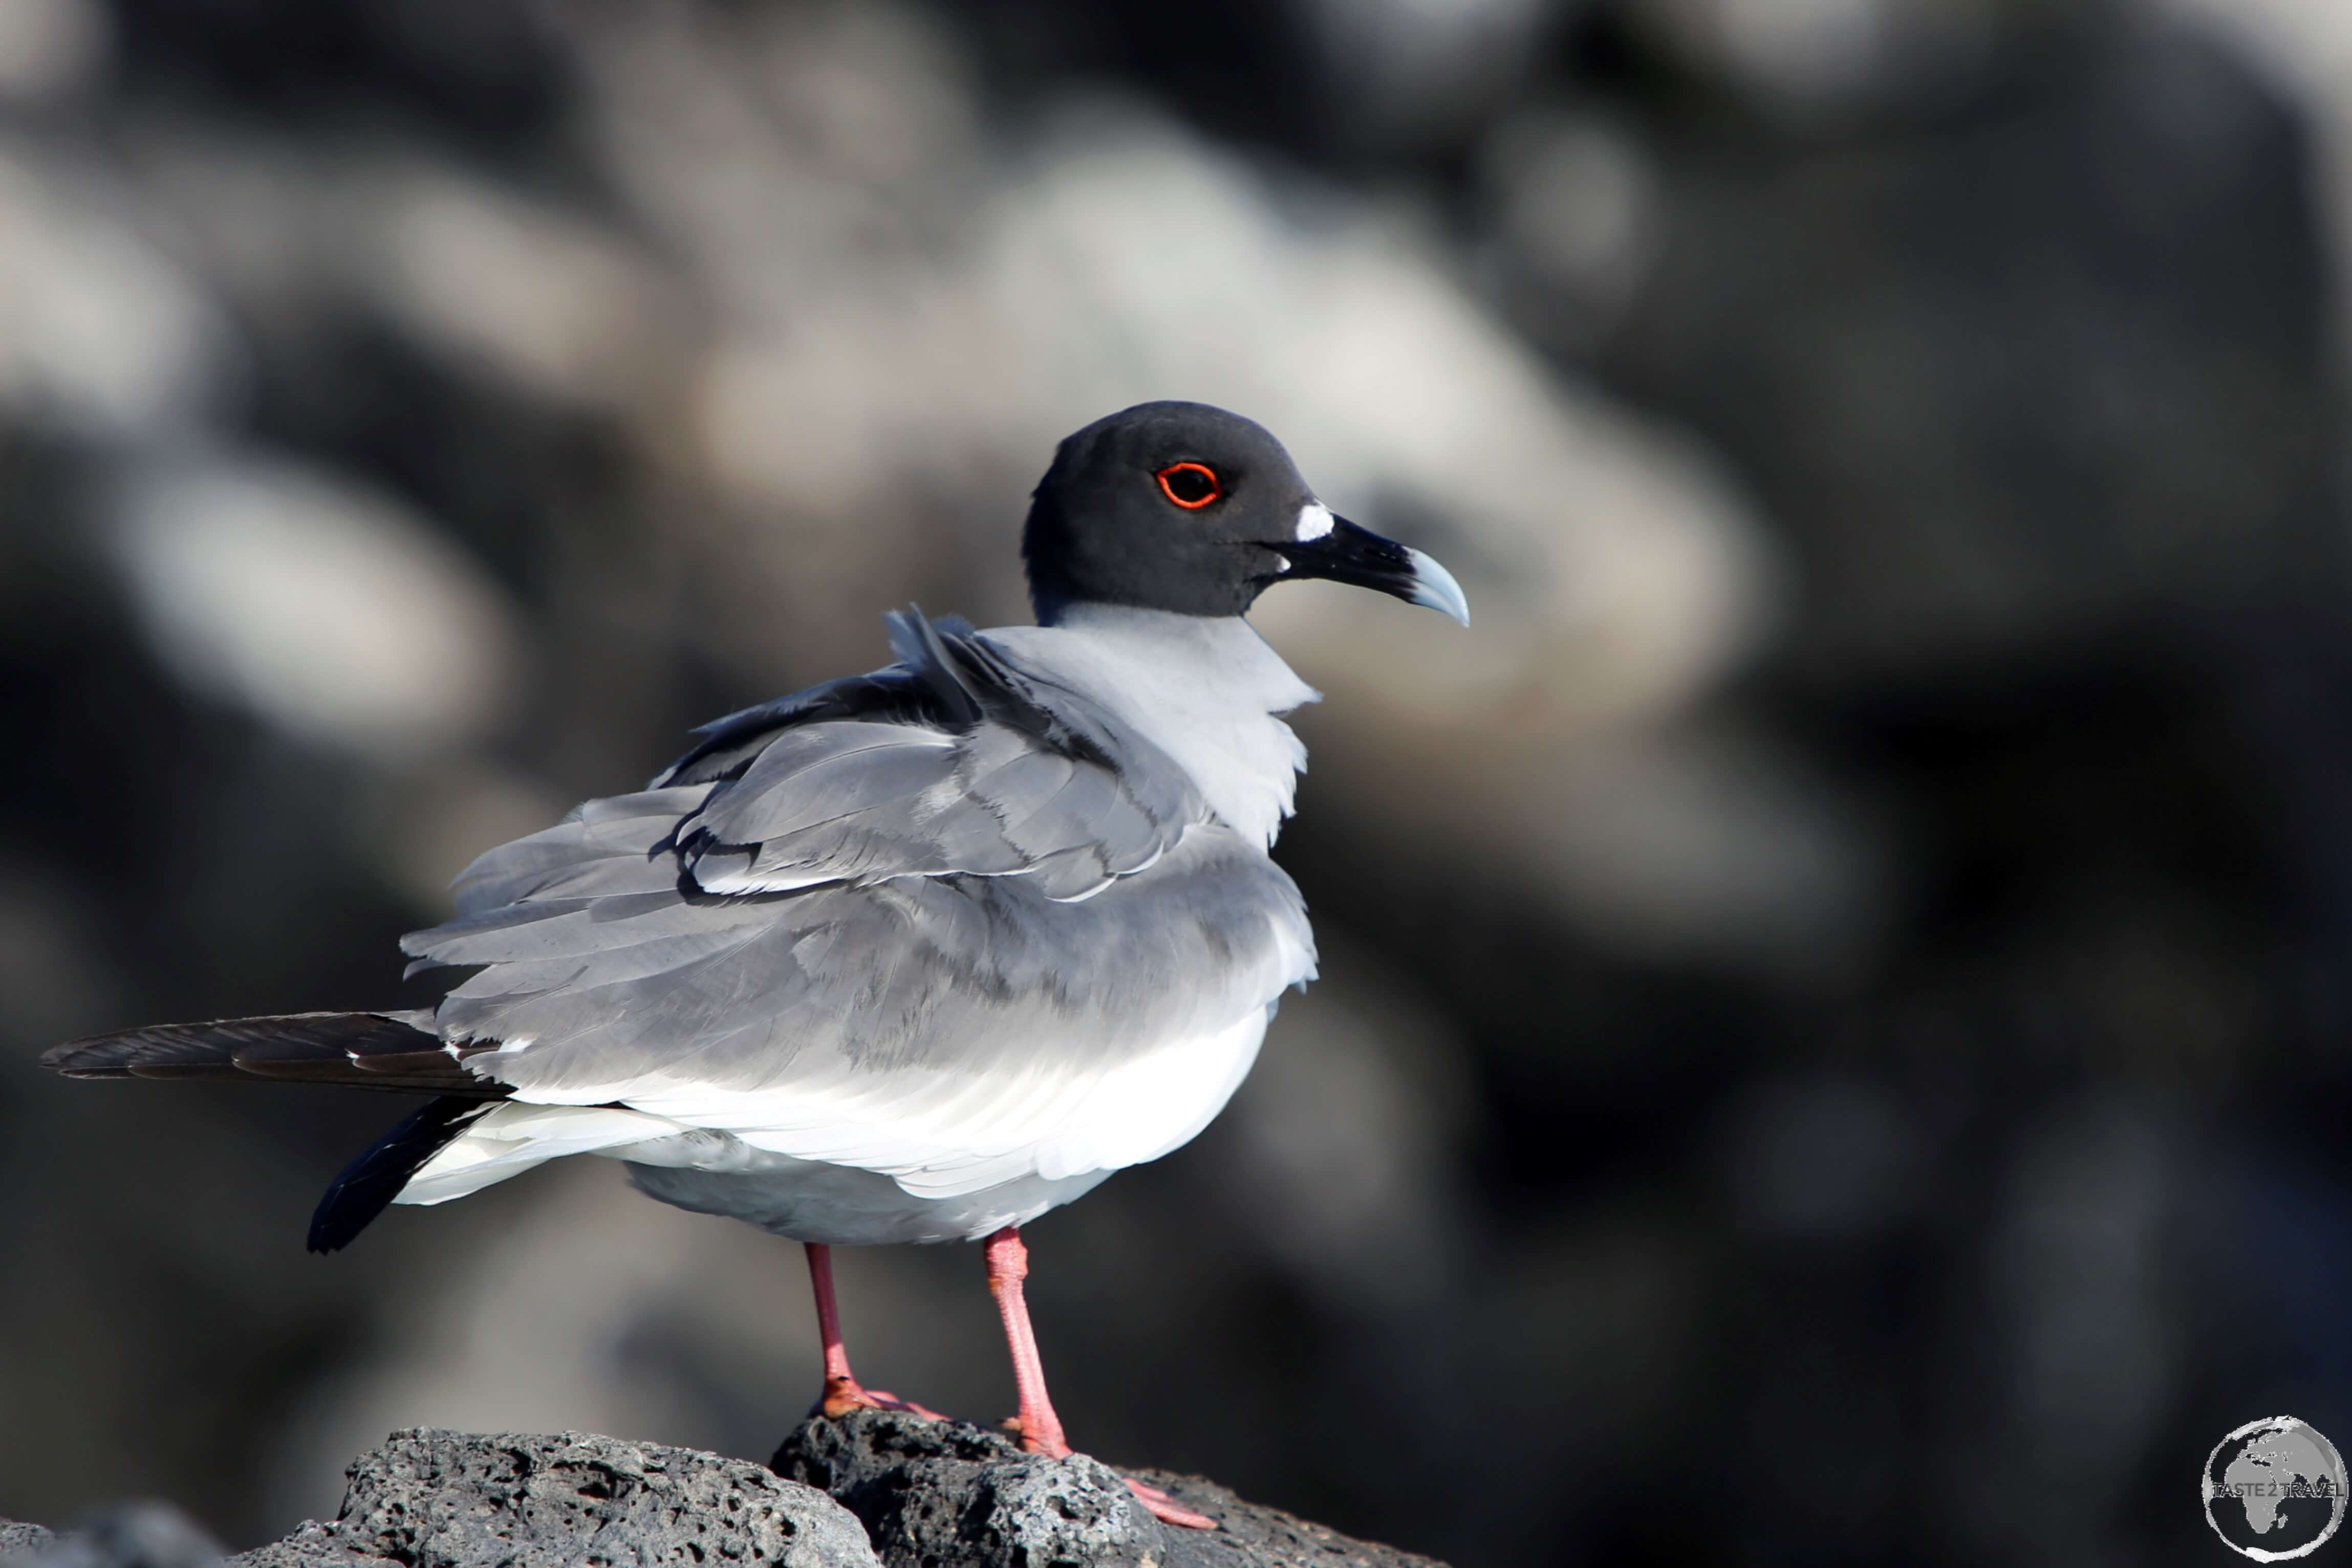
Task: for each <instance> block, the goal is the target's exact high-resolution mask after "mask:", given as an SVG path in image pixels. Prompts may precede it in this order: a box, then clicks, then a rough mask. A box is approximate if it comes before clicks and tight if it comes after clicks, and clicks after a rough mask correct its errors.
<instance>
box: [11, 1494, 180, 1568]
mask: <svg viewBox="0 0 2352 1568" xmlns="http://www.w3.org/2000/svg"><path fill="white" fill-rule="evenodd" d="M223 1554H224V1553H223V1549H222V1546H221V1543H220V1542H217V1541H215V1540H214V1539H213V1538H212V1536H211V1535H210V1534H209V1533H207V1532H206V1531H205V1527H204V1526H202V1525H200V1524H198V1523H197V1522H196V1521H194V1520H193V1519H190V1518H189V1517H188V1516H187V1515H186V1514H184V1513H182V1512H181V1511H179V1510H178V1509H176V1508H173V1506H172V1505H171V1504H170V1503H168V1502H152V1501H142V1502H125V1503H117V1504H116V1505H115V1506H113V1507H112V1508H108V1509H101V1510H100V1511H98V1512H97V1513H94V1514H92V1515H91V1516H90V1517H89V1519H87V1520H85V1521H83V1522H82V1523H81V1524H80V1525H79V1527H78V1528H76V1529H73V1530H69V1531H65V1532H63V1533H62V1534H59V1533H57V1532H53V1531H47V1530H45V1529H43V1528H42V1527H41V1526H39V1525H37V1524H8V1523H0V1568H221V1559H222V1556H223Z"/></svg>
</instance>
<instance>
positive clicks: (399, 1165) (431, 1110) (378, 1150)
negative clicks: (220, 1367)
mask: <svg viewBox="0 0 2352 1568" xmlns="http://www.w3.org/2000/svg"><path fill="white" fill-rule="evenodd" d="M488 1109H490V1105H489V1103H488V1102H485V1101H482V1100H479V1099H468V1098H467V1097H465V1096H462V1095H457V1094H444V1095H443V1096H441V1097H440V1098H439V1099H437V1100H435V1101H433V1102H431V1103H428V1104H426V1105H425V1107H424V1108H423V1109H422V1110H419V1111H418V1112H416V1113H415V1114H414V1115H412V1116H410V1117H409V1118H408V1119H407V1120H405V1121H404V1122H402V1123H401V1124H400V1125H398V1126H397V1127H394V1129H393V1130H392V1131H391V1132H389V1133H387V1134H384V1135H383V1137H382V1138H381V1139H379V1140H377V1142H376V1144H375V1145H374V1146H373V1147H372V1148H370V1149H369V1150H368V1151H367V1153H365V1154H363V1155H361V1156H360V1157H359V1158H358V1159H355V1160H353V1161H352V1163H351V1164H350V1165H348V1166H345V1167H344V1168H343V1174H342V1175H341V1176H337V1177H336V1178H335V1181H334V1185H333V1186H330V1187H329V1188H327V1194H326V1196H325V1197H321V1198H320V1200H319V1207H318V1210H317V1212H316V1213H314V1214H312V1215H311V1216H310V1242H309V1246H310V1250H311V1251H313V1252H339V1251H341V1249H343V1248H345V1247H348V1246H350V1245H351V1242H352V1238H353V1237H355V1236H357V1235H358V1234H359V1233H360V1232H361V1231H362V1230H364V1229H366V1228H368V1226H369V1225H370V1224H371V1223H372V1222H373V1220H374V1218H375V1217H376V1216H377V1215H379V1214H382V1213H383V1211H384V1209H385V1208H386V1207H388V1206H389V1205H390V1204H391V1203H392V1200H393V1199H394V1198H396V1197H399V1196H400V1189H401V1188H403V1187H404V1186H407V1185H408V1178H409V1177H410V1176H415V1174H416V1171H417V1167H418V1166H422V1165H424V1164H425V1161H427V1160H429V1159H431V1158H432V1157H433V1156H434V1155H437V1154H439V1153H440V1152H441V1151H442V1150H443V1149H445V1148H446V1147H447V1146H448V1145H449V1144H450V1143H451V1142H452V1141H453V1140H454V1139H456V1138H457V1135H458V1134H460V1133H462V1132H464V1131H465V1130H466V1127H467V1124H469V1123H471V1122H473V1121H474V1120H475V1119H476V1118H477V1117H478V1116H480V1115H481V1114H482V1113H484V1112H486V1111H488Z"/></svg>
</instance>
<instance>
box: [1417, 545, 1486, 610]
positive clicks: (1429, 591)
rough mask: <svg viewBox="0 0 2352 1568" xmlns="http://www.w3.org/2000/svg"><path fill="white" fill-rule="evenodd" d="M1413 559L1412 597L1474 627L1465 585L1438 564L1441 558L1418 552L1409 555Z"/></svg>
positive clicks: (1419, 602)
mask: <svg viewBox="0 0 2352 1568" xmlns="http://www.w3.org/2000/svg"><path fill="white" fill-rule="evenodd" d="M1405 553H1406V554H1407V555H1408V556H1410V557H1411V558H1412V602H1413V603H1415V604H1419V605H1423V606H1425V607H1427V608H1428V609H1431V610H1434V611H1437V612H1440V613H1441V614H1444V615H1450V616H1452V617H1453V618H1454V621H1455V622H1458V623H1460V624H1461V625H1464V626H1467V625H1469V624H1470V601H1469V600H1468V599H1467V598H1466V597H1465V595H1464V594H1463V592H1462V585H1461V584H1460V583H1458V582H1456V581H1454V574H1453V573H1452V572H1450V571H1448V570H1445V569H1444V567H1442V566H1440V565H1438V564H1437V558H1436V557H1434V556H1432V555H1428V554H1425V553H1423V551H1421V550H1417V549H1408V550H1407V551H1406V552H1405Z"/></svg>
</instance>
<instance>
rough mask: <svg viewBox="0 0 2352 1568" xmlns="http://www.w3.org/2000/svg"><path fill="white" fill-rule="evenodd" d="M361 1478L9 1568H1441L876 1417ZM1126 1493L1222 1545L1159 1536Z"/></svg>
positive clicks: (415, 1460) (92, 1524)
mask: <svg viewBox="0 0 2352 1568" xmlns="http://www.w3.org/2000/svg"><path fill="white" fill-rule="evenodd" d="M349 1473H350V1476H351V1485H350V1488H349V1490H347V1491H346V1492H345V1493H344V1496H343V1506H342V1511H341V1512H340V1513H339V1514H337V1515H336V1517H335V1518H334V1519H332V1520H331V1521H327V1522H325V1523H320V1522H317V1521H312V1522H310V1523H307V1524H304V1525H303V1526H302V1527H301V1528H300V1529H299V1530H297V1531H295V1532H294V1533H293V1534H291V1535H289V1536H288V1537H287V1538H286V1539H285V1540H283V1541H278V1542H273V1543H271V1544H270V1545H268V1546H263V1547H258V1548H257V1549H255V1550H254V1551H251V1552H246V1553H244V1554H243V1555H241V1556H237V1557H234V1558H229V1559H227V1560H226V1563H224V1562H223V1559H222V1556H221V1549H220V1547H219V1545H218V1544H217V1543H216V1542H214V1541H213V1540H212V1539H211V1538H210V1537H209V1536H207V1535H206V1534H205V1532H204V1531H203V1530H202V1529H200V1528H199V1527H198V1526H197V1525H195V1524H194V1522H193V1521H190V1520H189V1519H188V1518H187V1517H186V1516H185V1515H184V1514H182V1513H180V1512H179V1511H177V1510H175V1509H173V1508H171V1507H170V1506H169V1505H167V1504H160V1503H130V1504H125V1505H122V1506H121V1507H119V1508H115V1509H110V1510H108V1511H105V1512H103V1513H100V1514H99V1515H96V1516H94V1517H93V1518H92V1519H91V1520H90V1521H89V1523H88V1524H86V1525H84V1526H83V1527H82V1528H81V1529H79V1530H77V1531H68V1532H65V1533H61V1534H58V1533H52V1532H51V1531H47V1530H45V1529H43V1528H42V1527H41V1526H39V1525H35V1524H13V1523H9V1522H7V1521H0V1568H216V1565H217V1568H558V1565H570V1564H575V1563H593V1564H596V1565H598V1568H654V1565H655V1564H667V1563H688V1564H695V1565H697V1568H751V1565H753V1564H759V1563H773V1564H779V1565H781V1568H1442V1565H1441V1564H1438V1563H1433V1561H1432V1560H1431V1559H1429V1558H1426V1557H1416V1556H1414V1555H1412V1553H1410V1552H1399V1551H1397V1550H1395V1549H1394V1548H1391V1547H1386V1546H1375V1545H1371V1544H1370V1543H1368V1542H1360V1541H1351V1540H1349V1538H1348V1537H1346V1536H1344V1535H1340V1534H1339V1533H1337V1532H1336V1531H1329V1530H1326V1529H1325V1528H1323V1527H1322V1526H1321V1525H1319V1524H1311V1523H1308V1522H1307V1521H1305V1520H1301V1519H1295V1518H1293V1517H1292V1516H1290V1515H1289V1514H1286V1513H1284V1512H1281V1511H1279V1510H1276V1509H1271V1508H1263V1507H1260V1506H1258V1505H1256V1504H1255V1503H1247V1502H1244V1501H1242V1500H1240V1499H1239V1498H1236V1497H1235V1496H1234V1494H1233V1493H1232V1492H1230V1491H1227V1490H1224V1489H1223V1487H1220V1486H1216V1485H1214V1484H1213V1483H1211V1482H1209V1481H1205V1480H1202V1479H1200V1478H1199V1477H1196V1476H1180V1475H1171V1474H1167V1473H1165V1472H1161V1471H1157V1470H1138V1471H1125V1472H1123V1471H1119V1470H1116V1469H1112V1468H1111V1467H1110V1466H1108V1465H1106V1464H1103V1463H1102V1462H1101V1461H1099V1460H1097V1459H1093V1458H1087V1456H1085V1455H1083V1454H1080V1455H1074V1456H1073V1457H1071V1458H1066V1459H1047V1458H1040V1457H1039V1456H1037V1455H1034V1454H1025V1453H1024V1452H1022V1451H1021V1448H1020V1446H1019V1445H1018V1444H1016V1443H1014V1442H1013V1441H1012V1440H1011V1439H1010V1438H1008V1437H1004V1436H1003V1435H1002V1434H1001V1433H997V1432H992V1431H990V1430H988V1429H986V1428H984V1427H976V1426H973V1425H971V1424H970V1423H968V1422H960V1421H925V1420H920V1419H918V1418H916V1417H914V1416H898V1415H890V1414H885V1413H882V1412H878V1411H865V1412H860V1413H859V1414H857V1415H855V1416H850V1417H848V1418H847V1419H845V1420H826V1419H822V1418H813V1419H811V1420H809V1421H807V1422H805V1423H803V1425H802V1426H801V1427H800V1428H799V1429H798V1430H797V1431H795V1432H793V1435H792V1436H791V1437H788V1438H786V1439H785V1441H784V1445H783V1447H782V1448H781V1449H779V1450H778V1451H777V1454H776V1457H775V1459H774V1461H773V1468H772V1469H770V1468H765V1467H762V1466H760V1465H756V1464H753V1463H751V1461H749V1460H746V1459H730V1458H721V1457H720V1456H719V1455H717V1454H706V1453H700V1452H697V1451H696V1450H694V1449H691V1448H665V1447H663V1446H661V1445H659V1444H656V1443H631V1442H625V1441H623V1440H621V1439H620V1438H617V1437H592V1436H587V1435H583V1434H582V1433H578V1432H564V1433H559V1434H557V1435H555V1436H552V1437H515V1436H496V1437H482V1436H476V1435H472V1434H468V1433H463V1432H442V1431H435V1430H431V1429H429V1428H418V1429H415V1430H411V1431H404V1432H395V1433H394V1434H393V1435H392V1437H390V1438H389V1439H387V1440H386V1441H385V1442H384V1444H383V1447H381V1448H375V1449H373V1450H371V1451H370V1452H368V1453H365V1454H362V1455H361V1456H360V1457H359V1458H357V1459H355V1460H353V1461H352V1466H351V1469H350V1472H349ZM1128 1474H1132V1475H1135V1476H1138V1477H1139V1478H1141V1479H1145V1480H1148V1481H1150V1483H1151V1484H1153V1485H1155V1486H1158V1487H1160V1488H1161V1489H1162V1490H1166V1491H1167V1492H1169V1493H1170V1494H1171V1495H1172V1496H1173V1497H1175V1498H1176V1500H1178V1501H1180V1502H1181V1503H1183V1504H1184V1505H1185V1506H1186V1507H1188V1508H1192V1509H1194V1510H1196V1511H1199V1512H1202V1513H1204V1514H1207V1515H1208V1516H1209V1517H1210V1518H1212V1519H1214V1520H1216V1521H1218V1524H1219V1525H1220V1527H1221V1528H1219V1529H1217V1530H1214V1531H1195V1530H1177V1529H1171V1528H1170V1527H1168V1526H1166V1525H1163V1524H1161V1523H1160V1521H1158V1520H1156V1519H1154V1518H1152V1517H1151V1515H1150V1512H1148V1511H1146V1510H1145V1509H1143V1508H1142V1507H1141V1506H1140V1505H1139V1504H1138V1503H1137V1502H1136V1500H1135V1499H1134V1496H1133V1494H1132V1493H1130V1492H1129V1490H1128V1489H1127V1485H1126V1482H1125V1480H1124V1479H1122V1477H1123V1476H1124V1475H1128ZM828 1493H829V1494H830V1495H829V1496H828V1495H827V1494H828Z"/></svg>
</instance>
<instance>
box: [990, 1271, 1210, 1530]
mask: <svg viewBox="0 0 2352 1568" xmlns="http://www.w3.org/2000/svg"><path fill="white" fill-rule="evenodd" d="M987 1256H988V1290H989V1293H990V1294H991V1295H992V1296H994V1297H995V1298H996V1311H997V1313H998V1315H999V1316H1001V1317H1003V1320H1004V1343H1005V1344H1006V1346H1007V1347H1008V1348H1009V1349H1010V1350H1011V1351H1012V1353H1013V1389H1014V1391H1015V1393H1016V1394H1017V1395H1018V1396H1019V1398H1020V1401H1021V1414H1020V1415H1018V1416H1014V1417H1013V1420H1012V1421H1011V1422H1009V1423H1007V1424H1008V1425H1010V1426H1013V1427H1018V1428H1020V1432H1021V1446H1022V1447H1023V1448H1026V1449H1028V1450H1029V1452H1031V1453H1033V1454H1044V1455H1045V1456H1046V1457H1048V1458H1056V1459H1059V1458H1068V1457H1069V1453H1070V1444H1069V1439H1068V1438H1066V1437H1064V1436H1063V1435H1062V1418H1061V1417H1060V1416H1056V1415H1055V1414H1054V1401H1053V1400H1052V1399H1051V1398H1050V1397H1049V1396H1047V1395H1046V1393H1045V1362H1044V1360H1043V1359H1042V1358H1040V1357H1039V1355H1038V1354H1037V1331H1036V1330H1034V1329H1033V1328H1031V1327H1030V1326H1029V1303H1028V1301H1027V1300H1026V1299H1025V1298H1024V1296H1023V1294H1022V1290H1021V1281H1024V1280H1025V1279H1027V1278H1028V1277H1029V1249H1028V1248H1026V1247H1024V1246H1023V1245H1022V1242H1021V1230H1020V1228H1019V1227H1018V1226H1013V1225H1008V1226H1006V1227H1005V1228H1003V1229H1002V1230H1000V1231H998V1232H997V1233H996V1234H995V1235H993V1236H992V1237H990V1238H989V1239H988V1253H987ZM1127 1485H1128V1490H1130V1491H1132V1492H1134V1493H1135V1495H1136V1497H1137V1499H1138V1500H1140V1501H1141V1502H1142V1504H1143V1506H1144V1507H1146V1508H1148V1509H1150V1511H1151V1512H1152V1514H1153V1516H1154V1517H1155V1518H1158V1519H1160V1520H1163V1521H1166V1522H1168V1523H1170V1524H1180V1525H1182V1526H1184V1527H1185V1528H1186V1529H1188V1530H1214V1529H1216V1528H1217V1521H1215V1520H1213V1519H1211V1518H1209V1517H1207V1516H1206V1515H1204V1514H1198V1513H1194V1512H1193V1511H1192V1510H1190V1509H1188V1508H1184V1507H1181V1506H1180V1505H1179V1504H1178V1503H1177V1502H1176V1500H1174V1499H1173V1498H1171V1497H1170V1496H1169V1495H1168V1494H1167V1493H1166V1492H1164V1491H1161V1490H1160V1489H1159V1488H1158V1487H1155V1486H1148V1485H1146V1484H1145V1483H1144V1482H1142V1481H1139V1480H1133V1479H1130V1480H1129V1482H1128V1483H1127Z"/></svg>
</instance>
